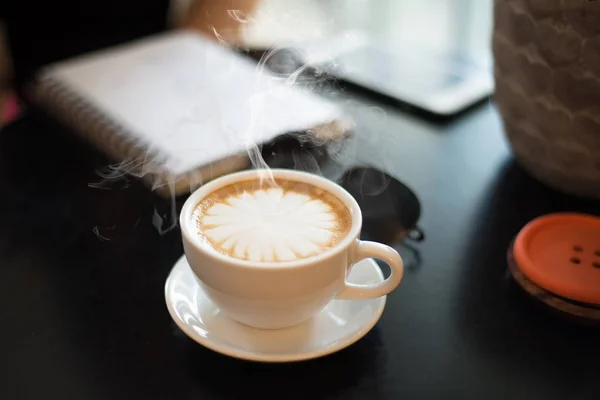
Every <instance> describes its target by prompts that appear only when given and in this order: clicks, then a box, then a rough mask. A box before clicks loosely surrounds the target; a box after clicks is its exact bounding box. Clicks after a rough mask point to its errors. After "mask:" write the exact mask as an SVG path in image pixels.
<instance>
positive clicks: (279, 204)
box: [193, 179, 352, 263]
mask: <svg viewBox="0 0 600 400" xmlns="http://www.w3.org/2000/svg"><path fill="white" fill-rule="evenodd" d="M193 215H194V218H195V219H196V221H195V222H196V227H197V234H198V235H199V236H200V237H201V238H202V239H203V240H204V242H205V243H206V244H207V245H209V246H211V247H212V248H213V249H215V250H216V251H218V252H220V253H222V254H224V255H227V256H229V257H233V258H237V259H241V260H248V261H256V262H264V263H270V262H277V261H294V260H300V259H304V258H307V257H311V256H315V255H317V254H320V253H322V252H324V251H326V250H327V249H329V248H331V247H333V246H335V245H336V244H338V243H339V242H340V241H341V240H342V239H343V238H344V237H346V235H348V232H349V231H350V226H351V225H352V216H351V214H350V211H349V210H348V208H347V207H346V206H345V205H344V203H343V202H342V201H341V200H339V199H338V198H336V197H335V196H334V195H332V194H331V193H329V192H328V191H326V190H323V189H321V188H319V187H317V186H314V185H311V184H309V183H306V182H301V181H293V180H282V179H273V180H264V179H251V180H247V181H241V182H236V183H233V184H231V185H228V186H225V187H222V188H220V189H217V190H216V191H214V192H212V193H210V194H209V195H208V196H206V197H204V198H203V199H202V200H200V202H199V203H198V204H197V205H196V208H195V209H194V214H193Z"/></svg>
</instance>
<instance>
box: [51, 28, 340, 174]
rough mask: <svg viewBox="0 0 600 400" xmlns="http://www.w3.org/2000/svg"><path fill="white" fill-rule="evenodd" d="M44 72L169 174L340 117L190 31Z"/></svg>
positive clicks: (326, 105)
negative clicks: (148, 151) (159, 157)
mask: <svg viewBox="0 0 600 400" xmlns="http://www.w3.org/2000/svg"><path fill="white" fill-rule="evenodd" d="M45 74H47V75H49V76H51V77H54V78H57V79H58V80H59V81H61V82H62V83H63V84H65V85H67V86H68V87H69V88H70V89H71V90H74V91H75V92H76V93H78V94H79V95H80V96H82V97H84V98H85V99H86V100H87V101H89V102H91V103H92V104H93V105H95V106H96V107H97V108H98V109H99V110H101V111H102V112H103V113H104V114H105V115H106V116H108V117H109V118H111V119H114V120H116V121H118V122H119V123H120V124H121V125H123V126H124V127H125V128H126V129H127V130H129V131H131V132H133V133H134V134H135V135H138V136H139V138H140V139H141V140H142V141H143V142H144V143H147V144H148V145H149V146H150V147H151V148H154V149H158V151H159V152H160V153H161V154H164V155H166V156H167V158H168V161H167V162H166V165H164V167H165V168H166V169H167V170H168V171H169V172H170V173H172V174H179V173H183V172H187V171H190V170H192V169H194V168H197V167H199V166H203V165H207V164H209V163H211V162H214V161H217V160H220V159H223V158H225V157H228V156H230V155H235V154H239V153H241V152H244V151H246V148H247V146H248V145H249V144H260V143H264V142H266V141H269V140H271V139H273V138H274V137H276V136H278V135H280V134H283V133H286V132H290V131H297V130H305V129H309V128H311V127H314V126H316V125H319V124H322V123H327V122H331V121H333V120H337V119H339V118H341V111H340V110H339V109H338V108H337V107H336V106H335V105H333V104H332V103H330V102H328V101H326V100H323V99H321V98H319V97H318V96H315V95H313V94H311V93H309V92H306V91H303V90H302V89H300V88H299V87H293V86H292V85H290V84H289V83H287V82H285V80H284V78H280V77H277V76H275V75H274V74H272V73H270V72H268V71H267V70H266V69H259V67H257V65H256V64H255V63H254V62H252V61H251V60H249V59H246V58H245V57H244V56H241V55H238V54H235V53H234V52H232V51H231V50H229V49H227V48H225V47H222V46H220V45H218V44H217V43H213V42H212V41H210V40H209V39H206V38H204V37H202V36H200V35H199V34H196V33H193V32H186V31H178V32H173V33H168V34H164V35H160V36H155V37H151V38H146V39H143V40H141V41H137V42H133V43H130V44H126V45H122V46H119V47H117V48H113V49H109V50H105V51H102V52H98V53H94V54H91V55H86V56H82V57H79V58H77V59H73V60H69V61H66V62H61V63H57V64H54V65H52V66H51V67H49V68H48V70H47V71H46V72H45Z"/></svg>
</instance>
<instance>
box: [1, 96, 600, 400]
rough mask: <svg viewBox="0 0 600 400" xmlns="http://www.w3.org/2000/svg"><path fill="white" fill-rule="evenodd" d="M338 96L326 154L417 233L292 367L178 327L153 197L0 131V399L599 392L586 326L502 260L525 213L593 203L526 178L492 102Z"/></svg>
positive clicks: (42, 132) (44, 128)
mask: <svg viewBox="0 0 600 400" xmlns="http://www.w3.org/2000/svg"><path fill="white" fill-rule="evenodd" d="M344 96H348V97H344ZM339 100H340V101H341V102H342V103H343V104H344V105H345V107H347V109H348V110H349V111H350V112H351V113H352V114H353V115H354V117H355V118H356V120H357V123H358V128H357V136H356V138H355V139H354V140H353V141H352V142H351V143H350V144H349V145H348V146H347V147H346V148H344V150H343V151H342V152H340V153H339V154H337V156H336V161H337V164H334V165H337V166H338V167H339V166H340V165H341V166H342V167H343V166H349V165H353V164H370V165H374V166H376V167H377V168H380V169H382V170H385V171H388V172H389V173H390V174H391V175H393V176H394V177H396V178H398V179H400V180H402V181H403V182H405V183H407V184H408V185H409V186H410V187H412V188H413V189H414V190H415V191H416V192H417V193H418V195H419V197H420V199H421V201H422V205H423V215H422V218H421V221H420V225H421V226H422V227H423V229H424V230H425V231H426V234H427V238H426V240H425V241H424V242H423V243H421V244H419V245H418V246H417V247H418V249H419V251H420V253H421V257H422V262H421V264H420V265H418V266H413V267H411V268H410V269H409V270H408V271H407V273H406V275H405V278H404V280H403V282H402V284H401V285H400V287H399V289H398V290H397V291H395V292H394V293H392V294H391V295H390V296H389V297H388V302H387V306H386V309H385V311H384V314H383V317H382V318H381V320H380V321H379V323H378V324H377V326H376V327H375V328H374V329H373V331H371V332H370V333H369V334H368V335H367V336H366V337H365V338H363V339H362V340H360V341H359V342H358V343H356V344H355V345H353V346H351V347H349V348H347V349H345V350H343V351H341V352H339V353H337V354H334V355H331V356H328V357H325V358H322V359H318V360H314V361H308V362H302V363H296V364H282V365H269V364H258V363H251V362H243V361H238V360H234V359H230V358H227V357H224V356H221V355H219V354H216V353H214V352H212V351H210V350H207V349H205V348H203V347H202V346H200V345H198V344H196V343H195V342H193V341H192V340H190V339H188V338H187V337H186V336H185V335H184V334H183V333H181V332H180V331H179V329H178V328H177V327H176V326H175V324H174V323H173V322H172V320H171V318H170V317H169V314H168V312H167V309H166V306H165V303H164V297H163V285H164V281H165V278H166V277H167V274H168V273H169V270H170V268H171V267H172V265H173V263H174V262H175V261H176V260H177V259H178V258H179V257H180V256H181V255H182V253H183V250H182V245H181V240H180V236H179V235H180V233H179V230H178V228H177V227H175V228H173V229H171V230H166V231H161V230H159V229H157V226H158V225H159V224H157V223H156V221H157V220H158V219H159V218H157V215H158V216H163V217H164V218H165V221H163V225H162V228H161V229H166V228H168V225H169V210H170V208H169V207H170V206H169V204H168V203H166V202H164V201H162V200H159V199H158V198H156V197H154V196H153V195H151V193H150V192H149V191H147V190H146V189H145V188H144V187H142V186H141V185H140V184H139V183H138V182H136V181H129V182H128V181H120V182H117V183H114V184H113V185H112V186H111V188H110V189H108V190H106V189H99V188H96V187H94V186H95V185H94V184H93V183H94V182H98V181H99V180H100V178H99V177H98V174H97V172H96V171H97V169H99V168H101V167H103V166H105V165H106V161H105V160H103V159H102V158H101V157H99V156H98V155H97V154H95V153H94V152H92V151H91V150H89V149H88V148H86V147H84V146H81V145H80V144H79V143H77V142H73V141H71V140H69V139H68V136H65V135H63V132H62V131H61V130H60V129H58V128H56V127H54V126H53V125H52V124H49V123H47V121H45V120H44V119H43V118H41V117H39V116H36V115H35V114H33V113H32V112H29V113H27V114H25V116H23V117H22V118H21V119H20V120H18V121H17V122H15V123H13V124H12V125H10V126H8V127H5V128H4V129H3V130H2V131H0V191H1V194H0V202H1V204H2V207H0V268H1V269H0V270H1V271H2V275H1V279H0V282H1V283H0V357H1V358H0V360H1V361H0V366H1V369H0V370H1V373H0V398H2V399H7V400H8V399H11V400H12V399H40V398H51V399H64V400H67V399H87V400H93V399H102V400H105V399H133V398H135V399H138V398H139V399H142V398H164V399H221V398H223V399H227V398H246V397H250V396H261V398H275V399H284V398H290V399H295V398H298V399H316V398H325V399H379V398H381V399H413V398H414V399H441V398H456V399H511V400H517V399H560V400H563V399H596V400H597V399H598V398H600V332H599V331H598V330H595V329H593V328H586V327H580V326H576V325H572V324H570V323H566V322H563V321H562V320H560V319H557V318H555V317H554V316H552V315H550V314H548V313H546V312H545V310H543V309H541V308H538V307H537V306H536V305H535V304H534V303H533V302H531V301H529V299H528V298H527V297H526V296H525V295H523V294H522V293H521V292H520V290H519V289H518V287H517V286H516V285H515V284H514V283H513V282H512V280H511V279H510V278H509V275H508V273H507V266H506V250H507V247H508V245H509V243H510V241H511V239H512V238H513V236H514V235H515V234H516V233H517V232H518V230H519V229H520V228H521V227H522V226H523V225H524V224H525V223H526V222H527V221H529V220H531V219H532V218H535V217H537V216H539V215H542V214H545V213H549V212H553V211H565V210H576V211H585V212H589V213H593V214H596V215H600V205H599V203H598V202H592V201H584V200H579V199H575V198H572V197H569V196H566V195H563V194H560V193H557V192H555V191H553V190H551V189H549V188H547V187H545V186H544V185H542V184H540V183H538V182H537V181H535V180H533V179H532V178H530V177H529V176H528V175H527V174H526V173H525V172H523V171H522V170H521V168H520V167H519V166H518V165H516V164H515V162H514V161H513V159H512V157H511V154H510V152H509V150H508V147H507V145H506V143H505V141H504V139H503V136H502V132H501V123H500V120H499V118H498V115H497V113H496V111H495V109H494V107H493V106H492V105H485V106H483V107H481V108H479V109H477V110H475V111H473V112H471V113H469V114H467V115H465V116H463V117H461V118H460V119H458V120H457V121H454V122H452V123H449V124H446V125H443V126H441V125H430V124H428V123H425V122H421V121H419V120H417V119H413V118H411V117H409V116H407V115H404V114H401V113H400V112H398V111H396V110H394V109H392V108H387V107H385V106H384V107H383V108H381V107H379V105H378V104H376V103H373V102H371V101H370V100H368V99H359V98H355V97H354V98H353V97H350V95H343V96H341V97H339ZM299 167H303V166H301V165H299ZM304 167H306V166H304ZM308 167H309V168H311V166H310V165H309V166H308ZM335 171H338V172H339V168H337V169H336V168H333V169H331V170H327V168H324V169H323V172H324V173H325V174H326V175H331V176H332V177H334V175H335V174H336V173H337V172H335ZM90 183H92V185H90ZM153 221H154V222H153Z"/></svg>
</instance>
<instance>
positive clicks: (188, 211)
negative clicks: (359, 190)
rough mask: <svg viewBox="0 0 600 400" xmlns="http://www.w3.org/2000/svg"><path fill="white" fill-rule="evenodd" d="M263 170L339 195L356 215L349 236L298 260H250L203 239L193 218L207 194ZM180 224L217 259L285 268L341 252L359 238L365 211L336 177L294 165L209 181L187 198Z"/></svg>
mask: <svg viewBox="0 0 600 400" xmlns="http://www.w3.org/2000/svg"><path fill="white" fill-rule="evenodd" d="M262 173H264V174H272V177H274V178H276V179H290V180H296V181H300V182H306V183H309V184H312V185H315V186H317V187H319V188H322V189H325V190H327V191H329V192H330V193H331V194H333V195H334V196H336V197H337V198H338V199H339V200H340V201H341V202H342V203H344V205H345V206H346V207H347V209H348V211H349V212H350V217H351V218H352V225H351V227H350V231H349V232H348V233H347V235H346V237H345V238H344V239H342V240H341V241H340V242H339V243H337V244H336V245H335V246H332V247H330V248H329V249H327V250H325V251H324V252H322V253H319V254H317V255H314V256H310V257H306V258H301V259H298V260H292V261H275V262H260V261H250V260H242V259H238V258H234V257H229V256H227V255H225V254H222V253H220V252H218V251H217V250H215V249H213V248H212V247H210V246H209V245H207V244H206V243H205V242H204V241H203V240H202V239H201V237H200V236H199V235H197V234H196V233H195V230H196V229H197V228H196V225H195V224H194V222H193V218H192V216H193V212H194V209H195V208H196V205H197V204H198V203H199V202H200V201H201V200H202V199H203V198H204V197H206V196H207V195H209V194H210V193H212V192H214V191H215V190H218V189H220V188H222V187H224V186H227V185H230V184H232V183H235V182H238V181H243V180H248V179H249V178H250V179H251V178H257V177H260V174H262ZM179 225H180V227H181V234H182V235H183V236H184V238H185V239H186V240H187V241H188V243H191V244H193V245H194V247H195V248H196V249H197V250H199V251H201V252H202V253H203V254H205V255H206V256H208V257H211V258H213V259H214V260H215V261H218V262H224V263H228V264H232V265H235V266H239V267H246V268H254V269H261V268H262V269H269V270H275V269H283V268H285V269H289V268H294V267H296V268H298V267H303V266H306V265H309V264H314V263H318V262H321V261H323V260H326V259H327V258H330V257H332V256H335V255H337V254H339V253H341V252H342V251H344V250H345V249H347V248H348V247H349V246H350V244H351V243H352V242H354V241H355V240H356V239H358V237H359V234H360V230H361V227H362V212H361V210H360V207H359V206H358V203H357V202H356V200H355V199H354V197H352V195H351V194H350V193H348V192H347V191H346V190H345V189H344V188H342V187H341V186H340V185H338V184H337V183H335V182H334V181H331V180H329V179H327V178H324V177H322V176H319V175H316V174H312V173H308V172H303V171H295V170H291V169H251V170H245V171H240V172H235V173H232V174H228V175H224V176H221V177H219V178H216V179H214V180H212V181H210V182H207V183H206V184H204V185H202V186H201V187H200V188H198V189H197V190H196V191H194V192H193V193H192V194H191V195H190V196H189V197H188V199H187V200H186V201H185V203H184V205H183V207H182V209H181V213H180V214H179Z"/></svg>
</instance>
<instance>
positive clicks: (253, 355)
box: [164, 255, 387, 363]
mask: <svg viewBox="0 0 600 400" xmlns="http://www.w3.org/2000/svg"><path fill="white" fill-rule="evenodd" d="M182 259H184V262H185V265H184V266H182V267H180V266H179V263H180V262H181V261H182ZM361 262H369V263H370V264H371V267H373V268H374V269H375V272H376V273H377V275H378V276H379V278H380V279H381V280H382V281H383V280H384V279H385V277H384V275H383V271H382V270H381V268H380V267H379V265H378V264H377V262H376V261H375V260H374V259H373V258H367V259H364V260H361V261H359V263H361ZM176 268H188V269H190V272H191V267H190V265H189V263H188V261H187V258H186V256H185V255H183V256H182V257H180V258H179V259H178V260H177V261H176V262H175V264H174V265H173V267H172V268H171V271H170V272H169V275H168V277H167V280H166V281H165V288H164V293H165V303H166V305H167V310H168V311H169V315H170V316H171V319H172V320H173V321H174V322H175V324H176V325H177V326H178V327H179V329H181V330H182V331H183V333H185V334H186V335H187V336H188V337H189V338H190V339H192V340H193V341H195V342H196V343H198V344H200V345H201V346H203V347H205V348H207V349H209V350H212V351H214V352H216V353H219V354H222V355H225V356H229V357H232V358H235V359H238V360H245V361H255V362H263V363H285V362H300V361H307V360H312V359H316V358H320V357H324V356H327V355H330V354H333V353H336V352H338V351H340V350H343V349H345V348H347V347H349V346H351V345H353V344H354V343H356V342H358V341H359V340H360V339H362V338H363V337H364V336H365V335H366V334H367V333H369V332H370V331H371V330H372V329H373V328H374V327H375V325H376V324H377V322H378V321H379V320H380V319H381V315H382V314H383V310H384V309H385V305H386V302H387V295H385V296H382V297H379V298H377V300H379V305H378V308H377V310H376V312H375V313H373V316H372V318H371V320H370V321H369V323H368V324H365V325H364V326H363V327H362V328H361V329H359V330H358V331H356V332H355V333H353V334H352V335H350V336H348V337H347V338H345V339H344V340H340V341H339V342H336V343H334V344H331V345H329V346H327V347H324V348H322V349H319V350H318V351H313V352H306V353H297V354H261V353H257V352H249V351H244V350H235V349H232V348H231V347H230V346H221V345H218V344H215V342H214V341H212V340H210V339H206V338H204V337H202V336H201V335H199V334H197V333H196V332H195V331H194V330H193V329H191V328H190V327H189V325H188V324H186V323H184V322H183V321H182V320H181V319H180V318H179V317H177V314H176V313H175V310H174V309H173V306H172V304H171V302H170V301H169V296H168V292H169V287H170V285H171V282H172V281H173V279H172V278H173V272H174V271H175V269H176ZM191 273H193V272H191ZM200 290H202V289H201V288H200ZM209 301H210V300H209ZM338 301H364V300H338ZM320 312H322V311H320ZM236 323H238V324H239V325H240V326H241V327H242V328H245V329H256V328H252V327H249V326H245V325H244V324H241V323H239V322H236ZM286 329H290V328H286Z"/></svg>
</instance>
